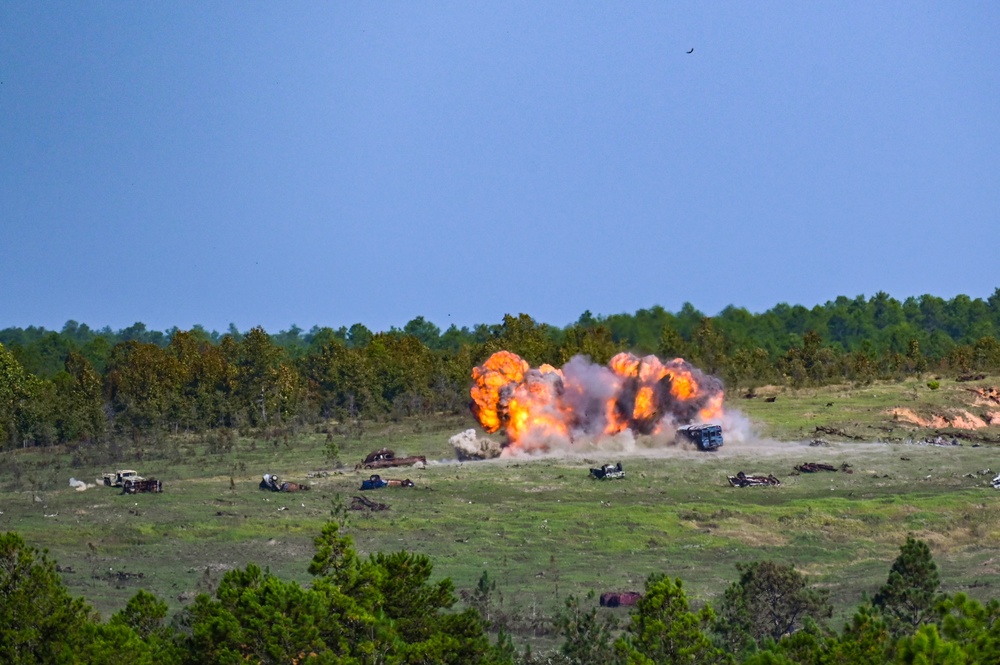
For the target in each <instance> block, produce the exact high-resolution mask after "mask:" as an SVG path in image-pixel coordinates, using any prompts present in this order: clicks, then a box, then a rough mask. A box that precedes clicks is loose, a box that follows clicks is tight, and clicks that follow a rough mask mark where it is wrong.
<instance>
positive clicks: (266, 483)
mask: <svg viewBox="0 0 1000 665" xmlns="http://www.w3.org/2000/svg"><path fill="white" fill-rule="evenodd" d="M258 487H260V489H262V490H267V491H270V492H299V491H305V490H307V489H309V486H308V485H302V484H301V483H289V482H282V481H281V480H279V479H278V476H276V475H274V474H273V473H265V474H264V475H263V476H261V481H260V485H258Z"/></svg>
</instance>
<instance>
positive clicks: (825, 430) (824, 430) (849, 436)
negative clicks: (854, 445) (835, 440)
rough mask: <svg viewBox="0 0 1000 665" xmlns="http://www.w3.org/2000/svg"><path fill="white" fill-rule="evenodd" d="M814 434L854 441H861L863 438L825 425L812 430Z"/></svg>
mask: <svg viewBox="0 0 1000 665" xmlns="http://www.w3.org/2000/svg"><path fill="white" fill-rule="evenodd" d="M814 431H815V432H816V433H822V434H829V435H830V436H839V437H843V438H845V439H852V440H854V441H863V440H864V437H863V436H855V435H854V434H848V433H847V432H845V431H844V430H842V429H837V428H836V427H827V426H826V425H819V426H817V427H816V429H815V430H814Z"/></svg>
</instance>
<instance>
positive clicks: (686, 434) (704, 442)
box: [676, 425, 722, 452]
mask: <svg viewBox="0 0 1000 665" xmlns="http://www.w3.org/2000/svg"><path fill="white" fill-rule="evenodd" d="M676 438H677V441H680V442H685V443H693V444H694V446H695V447H696V448H697V449H698V450H702V451H705V452H710V451H712V450H718V449H719V448H721V447H722V426H720V425H687V426H685V427H680V428H678V429H677V437H676Z"/></svg>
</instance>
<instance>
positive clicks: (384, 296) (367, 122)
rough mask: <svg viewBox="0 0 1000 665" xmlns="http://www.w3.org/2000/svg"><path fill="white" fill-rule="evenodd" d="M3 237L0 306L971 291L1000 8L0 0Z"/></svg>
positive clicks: (441, 302) (244, 322)
mask: <svg viewBox="0 0 1000 665" xmlns="http://www.w3.org/2000/svg"><path fill="white" fill-rule="evenodd" d="M691 48H694V52H693V53H691V54H688V53H687V51H688V50H689V49H691ZM0 248H2V249H0V284H2V285H3V287H2V288H0V328H2V327H8V326H20V327H26V326H29V325H37V326H45V327H48V328H55V329H60V328H61V327H62V325H63V324H64V323H65V322H66V321H67V320H70V319H73V320H76V321H79V322H82V323H87V324H88V325H91V326H92V327H103V326H105V325H110V326H111V327H112V328H115V329H118V328H123V327H125V326H128V325H130V324H132V323H134V322H136V321H142V322H144V323H145V324H146V325H147V326H148V327H149V328H152V329H157V330H164V329H167V328H170V327H173V326H178V327H181V328H189V327H191V326H193V325H195V324H201V325H204V326H205V327H206V328H209V329H216V330H225V329H226V328H227V327H228V326H229V324H230V323H234V324H236V326H237V327H238V328H240V329H241V330H245V329H247V328H249V327H251V326H254V325H263V326H264V327H265V328H266V329H267V330H268V331H270V332H278V331H279V330H282V329H287V328H288V327H289V326H290V325H292V324H296V325H299V326H300V327H303V328H306V329H308V328H310V327H311V326H313V325H321V326H325V325H329V326H333V327H339V326H341V325H347V326H349V325H351V324H352V323H355V322H362V323H364V324H365V325H367V326H368V327H369V328H372V329H375V330H383V329H388V328H389V327H390V326H397V327H401V326H402V325H404V324H405V323H406V322H407V321H409V320H410V319H412V318H414V317H415V316H418V315H422V316H425V317H426V318H428V319H429V320H431V321H433V322H435V323H437V324H438V325H439V326H441V327H442V328H446V327H447V326H448V325H450V324H452V323H455V324H457V325H459V326H462V325H473V324H475V323H496V322H499V321H500V319H501V318H502V316H503V315H504V314H505V313H514V314H516V313H519V312H526V313H528V314H530V315H532V316H533V317H535V318H536V319H537V320H539V321H544V322H547V323H552V324H555V325H560V326H562V325H566V324H568V323H571V322H572V321H575V320H576V319H577V318H578V317H579V315H580V314H581V313H582V312H583V311H584V310H591V311H592V312H594V313H595V314H613V313H618V312H632V311H635V310H636V309H639V308H643V307H650V306H652V305H657V304H658V305H661V306H663V307H665V308H667V309H668V310H671V311H676V310H677V309H679V308H680V306H681V305H682V304H683V303H684V302H686V301H687V302H691V303H693V304H694V305H695V306H696V307H697V308H699V309H700V310H702V311H704V312H706V313H707V314H715V313H717V312H718V311H719V310H721V309H722V308H724V307H725V306H727V305H730V304H733V305H737V306H741V307H746V308H748V309H750V310H751V311H754V312H759V311H763V310H766V309H768V308H770V307H772V306H774V305H775V304H777V303H779V302H787V303H791V304H803V305H806V306H812V305H815V304H821V303H823V302H825V301H827V300H830V299H832V298H835V297H836V296H838V295H847V296H851V297H853V296H856V295H859V294H865V295H869V296H870V295H872V294H874V293H875V292H877V291H880V290H881V291H886V292H888V293H889V294H890V295H892V296H894V297H896V298H899V299H903V298H905V297H907V296H911V295H920V294H924V293H931V294H933V295H937V296H941V297H945V298H950V297H953V296H955V295H957V294H967V295H970V296H972V297H983V298H985V297H987V296H989V295H990V294H992V293H993V291H994V289H996V288H997V287H998V286H1000V270H998V267H1000V259H998V248H1000V4H998V3H995V2H961V3H945V2H938V3H923V2H879V3H872V2H837V3H814V2H808V3H805V2H782V3H777V2H752V3H749V2H748V3H700V2H698V3H695V2H690V3H674V2H671V3H668V2H655V3H640V2H635V3H580V2H546V3H538V2H523V3H519V2H505V3H469V2H454V3H447V2H435V3H427V2H382V3H352V2H336V3H320V2H313V3H303V2H293V3H259V2H258V3H250V2H245V3H235V2H197V3H195V2H176V3H154V2H117V3H109V2H75V3H40V2H6V3H2V4H0Z"/></svg>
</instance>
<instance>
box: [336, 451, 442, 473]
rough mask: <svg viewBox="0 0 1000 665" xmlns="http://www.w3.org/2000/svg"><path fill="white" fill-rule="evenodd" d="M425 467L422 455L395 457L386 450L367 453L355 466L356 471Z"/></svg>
mask: <svg viewBox="0 0 1000 665" xmlns="http://www.w3.org/2000/svg"><path fill="white" fill-rule="evenodd" d="M418 465H419V466H426V465H427V458H426V457H424V456H423V455H412V456H410V457H396V453H395V452H394V451H392V450H389V449H388V448H379V449H378V450H375V451H372V452H370V453H368V457H366V458H365V459H364V461H363V462H361V463H360V464H358V465H357V466H355V467H354V468H355V470H357V469H362V468H363V469H388V468H391V467H395V466H418Z"/></svg>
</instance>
